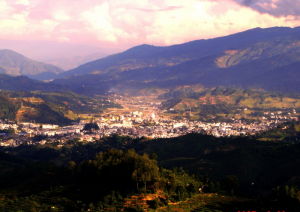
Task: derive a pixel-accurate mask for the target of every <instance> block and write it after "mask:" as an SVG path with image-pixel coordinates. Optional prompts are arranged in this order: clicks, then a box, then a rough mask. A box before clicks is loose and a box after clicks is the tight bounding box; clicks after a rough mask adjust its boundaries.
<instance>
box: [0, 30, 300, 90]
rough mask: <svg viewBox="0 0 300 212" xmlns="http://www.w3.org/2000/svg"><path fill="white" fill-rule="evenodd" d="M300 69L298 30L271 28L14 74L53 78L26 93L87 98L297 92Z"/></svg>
mask: <svg viewBox="0 0 300 212" xmlns="http://www.w3.org/2000/svg"><path fill="white" fill-rule="evenodd" d="M0 64H1V63H0ZM38 64H40V63H38ZM46 67H48V66H46ZM299 69H300V27H296V28H289V27H273V28H265V29H263V28H255V29H251V30H247V31H244V32H240V33H236V34H233V35H229V36H225V37H219V38H214V39H207V40H196V41H191V42H187V43H183V44H178V45H173V46H165V47H161V46H152V45H140V46H136V47H133V48H131V49H129V50H127V51H124V52H122V53H119V54H114V55H111V56H108V57H105V58H101V59H98V60H94V61H91V62H89V63H85V64H83V65H81V66H79V67H77V68H75V69H72V70H69V71H66V72H60V71H59V70H56V71H55V70H52V72H51V73H55V74H56V73H59V74H56V75H53V74H52V75H51V76H47V74H48V73H49V72H48V71H40V70H39V71H36V69H34V68H32V70H31V71H30V72H29V71H27V72H26V71H21V69H20V70H19V71H16V72H15V74H24V75H27V76H30V77H32V76H33V75H34V76H39V78H41V76H43V79H50V78H54V77H55V78H56V79H55V80H54V81H52V82H50V83H47V84H43V85H39V83H40V82H37V81H35V82H34V83H32V88H30V86H29V87H28V89H29V90H30V89H32V90H34V89H36V88H37V87H39V86H44V89H46V90H51V89H56V90H59V89H64V90H70V91H73V92H77V93H81V94H86V95H95V94H104V93H107V92H110V91H117V92H118V91H119V92H123V91H124V90H126V89H131V90H139V89H141V88H175V87H178V86H183V85H194V84H200V85H203V86H205V87H216V86H225V87H228V86H230V87H240V88H247V89H248V88H262V89H265V90H271V91H280V92H289V93H299V91H300V71H299ZM0 70H2V72H4V73H6V72H5V70H6V69H5V67H3V66H2V68H1V67H0ZM3 70H4V71H3ZM9 73H10V74H12V72H9ZM2 77H3V76H2ZM36 78H37V77H36ZM16 80H20V78H17V79H16ZM23 80H24V79H23ZM25 81H26V80H25ZM29 84H30V83H29ZM8 86H12V85H11V84H10V85H8ZM18 86H20V85H18ZM5 87H6V86H2V85H0V88H2V89H5Z"/></svg>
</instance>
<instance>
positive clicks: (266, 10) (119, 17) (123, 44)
mask: <svg viewBox="0 0 300 212" xmlns="http://www.w3.org/2000/svg"><path fill="white" fill-rule="evenodd" d="M273 26H288V27H296V26H300V1H299V0H0V49H2V48H10V49H13V50H16V51H18V52H20V53H22V54H25V55H27V56H29V57H32V58H34V59H40V60H43V61H48V62H53V63H55V61H56V63H59V62H58V61H59V59H60V60H63V61H65V63H67V61H69V63H71V62H70V61H72V60H77V61H81V60H84V58H86V59H87V60H88V59H89V57H90V58H92V57H101V56H104V55H108V54H111V53H115V52H119V51H123V50H125V49H127V48H130V47H132V46H135V45H140V44H145V43H146V44H152V45H159V46H165V45H172V44H178V43H183V42H187V41H191V40H196V39H208V38H213V37H219V36H224V35H228V34H232V33H236V32H240V31H244V30H247V29H251V28H255V27H262V28H266V27H273ZM72 58H73V59H72ZM76 58H77V59H76ZM93 59H94V58H93ZM63 61H61V63H62V64H61V66H64V65H63V63H64V62H63ZM65 66H66V67H67V64H65ZM69 66H71V65H69ZM73 66H74V64H73Z"/></svg>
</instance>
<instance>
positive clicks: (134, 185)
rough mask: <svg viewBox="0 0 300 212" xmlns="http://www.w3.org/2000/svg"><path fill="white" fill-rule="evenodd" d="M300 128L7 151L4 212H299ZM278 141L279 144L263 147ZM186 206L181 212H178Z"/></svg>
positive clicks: (3, 153)
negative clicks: (255, 133) (265, 139)
mask: <svg viewBox="0 0 300 212" xmlns="http://www.w3.org/2000/svg"><path fill="white" fill-rule="evenodd" d="M299 126H300V125H299V123H291V124H288V125H282V126H279V127H278V129H274V130H273V131H270V132H266V133H264V134H262V135H259V136H257V137H252V138H251V137H233V138H215V137H212V136H208V135H201V134H189V135H186V136H181V137H178V138H170V139H157V140H146V139H145V138H140V139H131V138H128V137H120V136H117V135H113V136H111V137H107V138H102V139H101V140H100V141H99V142H95V143H87V144H82V143H81V142H76V141H70V142H69V143H67V144H66V145H65V146H64V147H61V148H59V147H58V146H55V145H52V146H51V145H39V146H25V145H24V146H20V147H17V148H8V147H4V148H1V149H0V165H1V169H2V171H1V174H0V179H1V180H0V197H1V198H0V209H1V210H3V211H21V210H23V211H56V210H57V211H145V210H146V211H147V210H149V211H224V212H228V211H238V210H240V211H268V210H269V211H279V210H280V211H289V212H297V211H299V209H300V196H299V194H300V178H299V176H300V170H299V168H298V167H299V165H300V158H299V154H300V146H299V144H300V143H299V138H300V137H299V136H300V134H299V132H300V128H299ZM276 134H277V135H278V136H280V137H281V138H282V139H281V141H280V142H278V140H277V141H272V140H271V141H268V142H263V141H260V140H259V139H261V138H263V137H270V138H272V137H273V136H274V135H276ZM117 149H118V150H117ZM129 149H131V150H129ZM132 149H135V151H134V150H132ZM136 152H138V153H140V155H139V154H137V153H136ZM155 158H156V159H157V161H158V163H157V162H156V159H155ZM176 167H177V168H176ZM178 167H183V169H185V170H189V172H190V173H193V174H194V177H191V175H189V174H187V172H185V171H183V169H182V168H178ZM166 168H170V169H171V168H175V170H170V169H169V170H168V169H166ZM20 179H22V180H20ZM199 189H200V190H199ZM191 196H193V198H192V199H188V201H183V200H185V199H187V198H189V197H191ZM212 199H215V200H218V201H212ZM178 201H180V202H178ZM179 205H180V208H181V210H179V209H177V210H176V208H178V207H179ZM145 208H146V209H145ZM143 209H144V210H143ZM151 209H152V210H151Z"/></svg>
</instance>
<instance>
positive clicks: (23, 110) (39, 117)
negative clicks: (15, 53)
mask: <svg viewBox="0 0 300 212" xmlns="http://www.w3.org/2000/svg"><path fill="white" fill-rule="evenodd" d="M0 101H1V106H0V119H9V120H16V121H23V122H28V121H35V122H37V123H52V124H70V123H71V121H72V120H76V119H78V115H79V114H84V113H100V112H102V111H103V110H104V109H106V108H108V107H117V106H118V105H115V104H114V103H111V102H109V101H107V100H105V99H104V98H100V97H99V98H89V97H85V96H80V95H77V94H74V93H67V92H66V93H54V92H53V93H47V92H39V91H34V92H14V91H1V92H0Z"/></svg>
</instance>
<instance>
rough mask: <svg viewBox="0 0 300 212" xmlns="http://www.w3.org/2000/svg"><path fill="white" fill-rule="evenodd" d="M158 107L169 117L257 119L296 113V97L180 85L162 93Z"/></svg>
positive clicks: (299, 99)
mask: <svg viewBox="0 0 300 212" xmlns="http://www.w3.org/2000/svg"><path fill="white" fill-rule="evenodd" d="M159 98H160V99H162V100H163V102H162V108H163V109H166V110H168V111H169V113H172V114H174V113H175V114H178V115H179V114H184V113H189V114H192V115H194V116H195V117H196V118H197V117H198V118H203V119H205V118H209V117H212V116H219V117H220V116H223V117H227V118H228V119H231V118H236V119H241V118H250V119H253V118H254V119H261V118H262V117H263V116H264V115H265V113H269V112H274V111H281V112H280V113H281V114H286V112H287V111H288V112H287V113H291V112H292V111H293V109H295V111H299V110H300V96H298V95H287V94H281V93H276V92H267V91H264V90H258V89H240V88H225V87H216V88H209V89H205V88H203V87H199V86H183V87H178V88H176V89H172V90H170V91H169V92H166V93H164V94H162V95H161V96H160V97H159Z"/></svg>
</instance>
